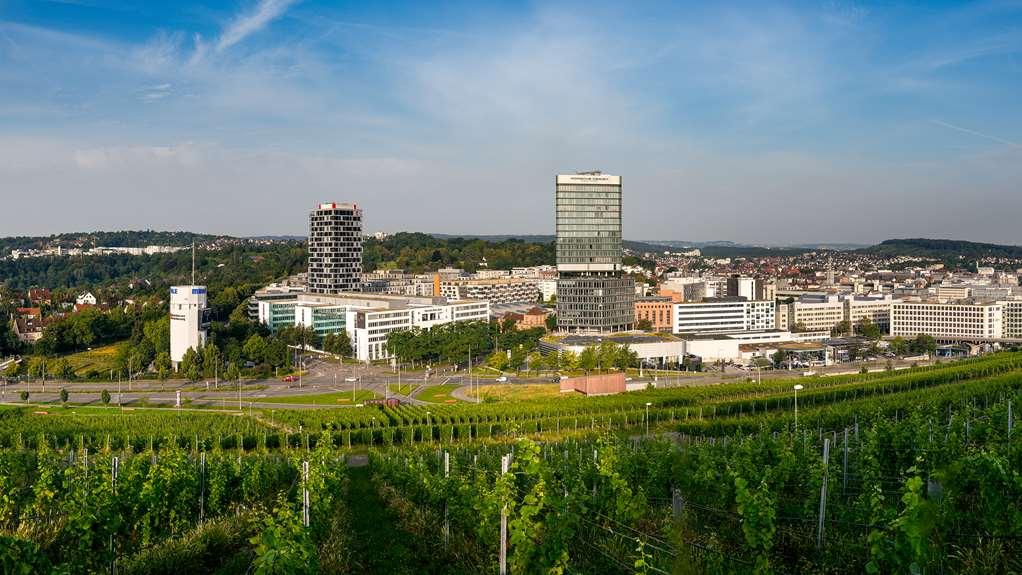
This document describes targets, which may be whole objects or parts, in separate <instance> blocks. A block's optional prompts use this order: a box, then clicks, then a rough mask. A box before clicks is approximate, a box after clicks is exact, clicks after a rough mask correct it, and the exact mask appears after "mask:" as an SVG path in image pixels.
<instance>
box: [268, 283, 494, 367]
mask: <svg viewBox="0 0 1022 575" xmlns="http://www.w3.org/2000/svg"><path fill="white" fill-rule="evenodd" d="M289 305H290V308H289V307H288V306H289ZM289 311H290V315H288V313H289ZM489 317H490V304H489V302H486V301H478V300H462V301H457V302H448V301H447V300H446V299H445V298H442V297H437V298H434V297H429V296H426V297H417V296H401V295H389V294H377V293H358V292H349V293H340V294H313V293H305V294H300V295H298V296H297V298H296V299H295V300H294V301H292V302H287V301H280V300H277V301H269V302H260V305H259V321H260V322H261V323H263V324H266V325H267V326H270V328H271V329H279V327H281V326H283V325H304V326H307V327H311V328H312V329H313V330H314V331H315V332H316V334H317V335H319V336H320V337H322V336H325V335H328V334H331V333H340V332H342V331H345V332H347V334H348V337H349V338H350V339H351V345H352V350H353V352H354V354H355V357H356V358H357V359H359V360H361V361H375V360H381V359H389V358H390V357H392V355H391V353H390V351H389V350H388V349H387V336H388V334H390V332H393V331H397V330H403V329H411V328H422V329H428V328H431V327H434V326H437V325H442V324H446V323H451V322H456V321H488V320H489ZM288 320H290V321H288ZM274 325H276V327H274Z"/></svg>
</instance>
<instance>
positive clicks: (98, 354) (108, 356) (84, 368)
mask: <svg viewBox="0 0 1022 575" xmlns="http://www.w3.org/2000/svg"><path fill="white" fill-rule="evenodd" d="M124 345H125V342H120V343H114V344H110V345H105V346H103V347H97V348H94V349H91V350H89V351H80V352H78V353H72V354H71V355H68V356H66V357H65V359H67V361H68V363H70V364H71V368H72V369H74V370H75V375H78V376H79V377H84V376H85V374H86V373H87V372H89V371H91V370H96V371H97V372H99V373H100V374H105V375H107V376H109V375H110V370H112V369H117V365H116V361H117V354H118V353H119V352H120V349H121V347H122V346H124Z"/></svg>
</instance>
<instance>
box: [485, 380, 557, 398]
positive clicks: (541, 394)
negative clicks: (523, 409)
mask: <svg viewBox="0 0 1022 575" xmlns="http://www.w3.org/2000/svg"><path fill="white" fill-rule="evenodd" d="M479 397H480V398H482V399H483V401H487V400H489V401H494V400H496V401H527V400H531V399H547V400H549V399H560V398H561V397H562V395H561V386H560V385H558V384H556V383H536V384H528V385H483V386H480V387H479Z"/></svg>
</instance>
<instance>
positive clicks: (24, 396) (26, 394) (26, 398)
mask: <svg viewBox="0 0 1022 575" xmlns="http://www.w3.org/2000/svg"><path fill="white" fill-rule="evenodd" d="M21 401H28V392H27V391H23V392H21Z"/></svg>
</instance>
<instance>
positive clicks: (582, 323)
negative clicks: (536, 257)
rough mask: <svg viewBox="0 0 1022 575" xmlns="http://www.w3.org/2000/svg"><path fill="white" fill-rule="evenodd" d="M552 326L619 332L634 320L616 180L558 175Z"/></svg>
mask: <svg viewBox="0 0 1022 575" xmlns="http://www.w3.org/2000/svg"><path fill="white" fill-rule="evenodd" d="M556 187H557V192H556V194H557V271H558V276H559V277H558V280H557V325H558V327H559V328H561V329H564V330H569V331H622V330H627V329H630V328H631V327H632V324H633V323H634V321H635V308H634V300H635V282H634V281H632V280H631V279H630V278H625V277H623V275H622V270H621V258H622V247H621V177H620V176H610V175H607V174H602V173H600V172H583V173H578V174H570V175H558V176H557V179H556Z"/></svg>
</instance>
